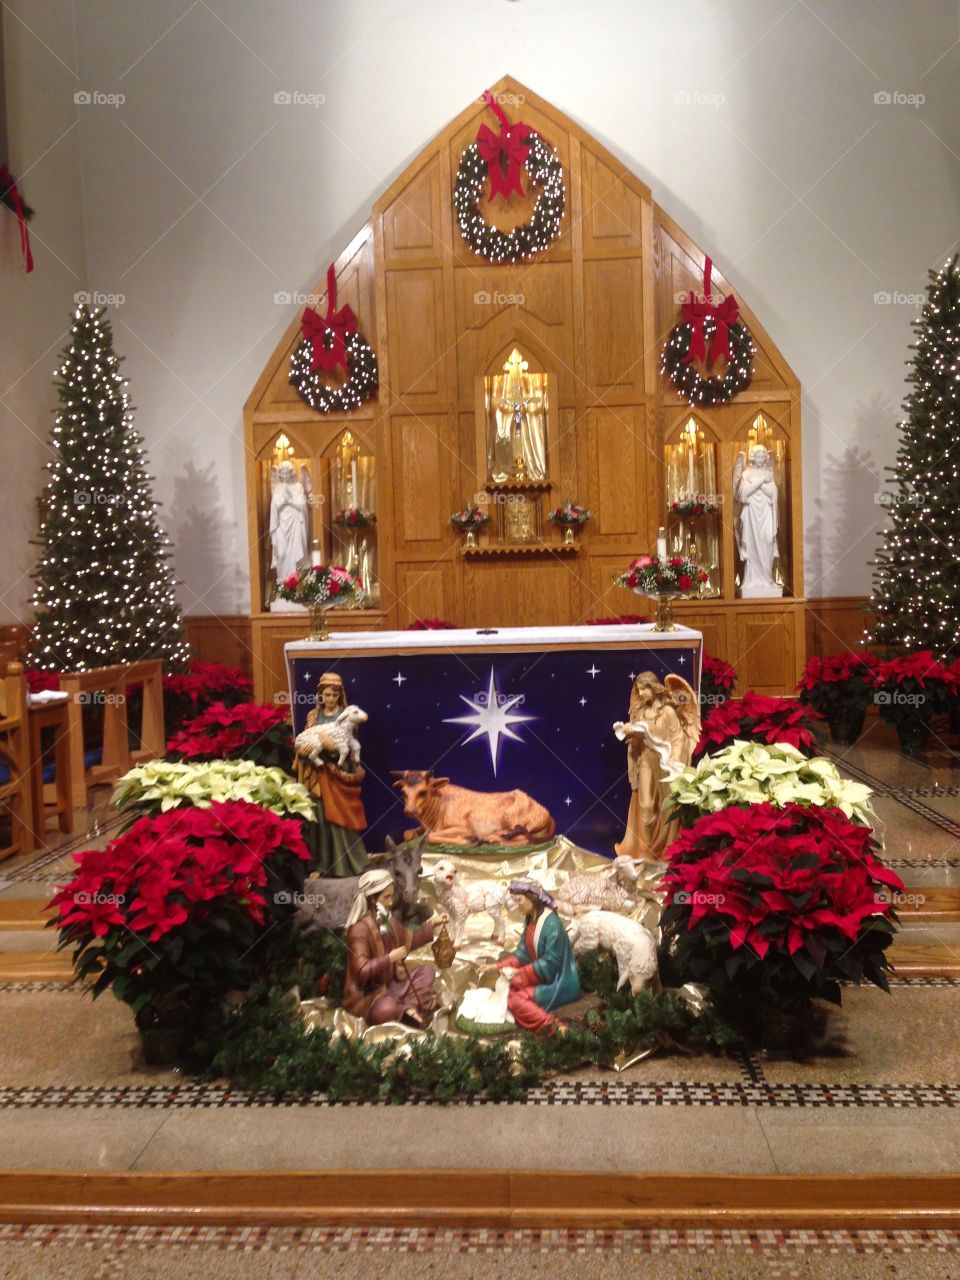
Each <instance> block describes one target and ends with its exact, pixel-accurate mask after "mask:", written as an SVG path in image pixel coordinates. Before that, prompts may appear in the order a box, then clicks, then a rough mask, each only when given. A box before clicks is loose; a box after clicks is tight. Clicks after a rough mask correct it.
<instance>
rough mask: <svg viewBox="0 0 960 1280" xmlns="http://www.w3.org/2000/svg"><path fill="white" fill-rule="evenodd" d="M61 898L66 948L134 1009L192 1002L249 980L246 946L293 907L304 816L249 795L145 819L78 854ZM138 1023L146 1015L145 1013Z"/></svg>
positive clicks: (303, 851)
mask: <svg viewBox="0 0 960 1280" xmlns="http://www.w3.org/2000/svg"><path fill="white" fill-rule="evenodd" d="M74 859H75V861H76V862H77V864H78V865H77V871H76V875H75V876H74V878H73V880H71V881H70V883H69V884H67V885H65V886H64V887H63V888H62V889H60V890H59V891H58V893H57V894H56V895H55V896H54V898H53V901H52V902H51V904H50V905H51V906H53V907H56V909H57V914H56V918H55V920H54V924H55V927H56V928H57V929H58V930H59V934H60V937H59V947H60V948H63V947H68V946H73V947H74V948H75V950H74V957H73V962H74V967H75V968H76V971H77V973H78V975H79V976H80V977H81V978H83V977H87V976H89V975H96V981H95V982H94V984H93V988H92V990H93V995H94V996H95V997H96V996H98V995H100V994H101V993H102V992H103V991H106V990H107V988H112V989H113V994H114V995H115V996H116V997H117V999H119V1000H123V1001H125V1002H126V1003H127V1004H129V1005H130V1006H131V1007H132V1009H133V1010H134V1013H136V1014H138V1015H146V1014H147V1012H148V1010H149V1011H152V1014H153V1015H156V1014H157V1012H158V1006H162V1007H164V1008H166V1009H168V1010H169V1009H170V1008H171V1007H174V1006H180V1007H184V1006H187V1005H189V1006H197V1005H199V1004H202V1003H203V1001H204V1000H209V999H215V998H217V997H220V996H222V995H223V994H225V993H226V992H227V991H228V990H231V989H232V988H235V987H238V986H243V985H244V984H245V983H247V982H249V980H250V978H251V977H252V975H253V973H254V971H255V967H256V956H255V955H251V948H252V947H254V946H255V944H256V943H257V941H258V940H259V939H260V938H261V937H262V936H263V935H264V934H265V932H266V931H267V929H268V928H269V927H271V925H272V924H273V923H274V922H276V921H277V920H280V919H284V918H286V917H287V916H289V915H290V914H291V913H292V912H293V911H294V910H295V906H294V900H295V897H296V895H297V894H298V893H300V892H302V890H303V881H304V876H305V874H306V864H307V863H308V862H309V861H310V854H309V853H308V852H307V848H306V846H305V844H304V842H303V835H302V832H301V825H300V823H299V822H298V821H297V820H295V819H291V818H281V817H278V816H277V815H276V814H275V813H271V812H270V811H269V810H267V809H263V808H261V807H260V805H256V804H249V803H247V802H246V801H244V800H232V801H227V802H225V803H218V802H215V803H213V804H211V806H210V807H209V808H208V809H196V808H187V809H177V810H171V811H170V812H168V813H162V814H160V815H159V816H157V817H153V818H141V819H140V820H139V821H138V822H135V823H134V825H133V826H132V827H130V829H129V830H128V831H126V832H125V833H124V834H123V835H122V836H120V837H118V838H117V839H116V840H112V841H111V842H110V843H109V844H108V845H107V847H106V849H103V850H91V851H89V852H86V853H79V854H75V855H74ZM138 1021H142V1019H141V1018H139V1017H138Z"/></svg>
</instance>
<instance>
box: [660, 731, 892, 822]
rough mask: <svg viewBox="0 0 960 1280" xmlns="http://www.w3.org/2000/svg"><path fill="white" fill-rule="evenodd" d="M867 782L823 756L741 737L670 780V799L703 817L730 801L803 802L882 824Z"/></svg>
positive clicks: (733, 803)
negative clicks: (846, 774)
mask: <svg viewBox="0 0 960 1280" xmlns="http://www.w3.org/2000/svg"><path fill="white" fill-rule="evenodd" d="M872 794H873V792H872V791H871V789H870V788H869V787H867V786H864V785H863V783H862V782H851V781H850V780H849V779H847V778H842V777H841V776H840V772H839V770H838V769H837V766H836V765H835V764H833V762H832V761H830V760H827V759H825V758H824V757H823V756H813V757H812V758H808V757H807V756H805V755H804V754H803V752H802V751H798V750H797V748H796V747H792V746H790V745H789V744H788V743H785V742H773V743H768V744H764V743H760V742H744V741H743V739H741V738H738V739H736V741H735V742H732V743H731V744H730V746H728V747H725V748H724V749H723V750H722V751H718V752H717V753H716V754H715V755H707V756H704V757H703V759H702V760H700V761H699V762H698V763H697V764H695V765H690V766H689V767H688V768H686V769H684V771H683V773H681V774H678V775H677V777H676V778H674V779H673V781H672V782H671V783H670V799H671V800H672V801H673V803H674V804H675V805H678V806H680V807H681V810H683V811H685V815H684V816H689V815H690V814H691V812H693V813H694V816H697V817H699V816H700V814H703V813H716V812H717V810H719V809H726V808H727V807H728V806H730V805H746V804H763V803H767V804H773V805H776V806H777V807H778V808H783V806H784V805H788V804H803V805H810V806H814V805H817V806H822V807H824V808H836V809H840V810H842V811H843V813H844V814H846V816H847V817H848V818H849V819H850V820H851V821H852V822H857V823H859V824H860V825H861V826H864V827H872V826H874V825H875V823H876V822H877V815H876V814H875V813H874V811H873V806H872V805H871V803H870V797H871V795H872Z"/></svg>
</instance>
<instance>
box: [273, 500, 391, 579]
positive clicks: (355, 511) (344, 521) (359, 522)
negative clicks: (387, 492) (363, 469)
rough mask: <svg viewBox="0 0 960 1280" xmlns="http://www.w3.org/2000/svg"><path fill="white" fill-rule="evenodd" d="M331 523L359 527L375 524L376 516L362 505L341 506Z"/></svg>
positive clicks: (344, 526) (345, 526)
mask: <svg viewBox="0 0 960 1280" xmlns="http://www.w3.org/2000/svg"><path fill="white" fill-rule="evenodd" d="M333 523H334V524H338V525H342V526H343V528H345V529H359V528H365V527H366V526H368V525H371V524H376V523H377V517H376V513H375V512H373V511H367V510H366V509H365V508H364V507H342V508H341V509H340V510H339V511H338V512H337V514H336V515H335V516H334V517H333ZM295 577H296V574H294V578H295ZM288 581H289V579H288Z"/></svg>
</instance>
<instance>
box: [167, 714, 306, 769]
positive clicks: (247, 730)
mask: <svg viewBox="0 0 960 1280" xmlns="http://www.w3.org/2000/svg"><path fill="white" fill-rule="evenodd" d="M166 754H167V759H168V760H252V761H253V762H254V764H260V765H266V766H268V767H270V766H276V767H277V768H280V769H283V770H284V771H285V772H286V773H291V772H292V771H293V734H292V731H291V728H290V718H289V715H288V713H287V709H286V707H273V706H270V705H269V704H268V703H256V702H238V703H236V704H235V705H234V706H232V707H227V706H225V705H224V704H223V703H222V702H214V703H212V704H211V705H210V706H209V707H207V709H206V710H205V711H201V712H200V714H199V715H198V716H195V717H194V718H193V719H192V720H188V721H187V723H186V724H185V725H184V726H183V727H182V728H181V729H179V730H178V731H177V732H176V733H175V734H173V736H172V737H171V738H170V740H169V741H168V742H167V752H166Z"/></svg>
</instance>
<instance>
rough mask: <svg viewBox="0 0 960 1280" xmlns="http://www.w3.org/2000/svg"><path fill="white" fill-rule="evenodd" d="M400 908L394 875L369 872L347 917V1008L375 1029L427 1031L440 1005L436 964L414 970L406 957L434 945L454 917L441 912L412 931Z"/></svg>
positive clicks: (358, 885)
mask: <svg viewBox="0 0 960 1280" xmlns="http://www.w3.org/2000/svg"><path fill="white" fill-rule="evenodd" d="M395 905H396V889H395V887H394V883H393V876H392V874H391V873H390V872H389V871H387V870H386V869H385V868H379V867H377V868H374V869H373V870H371V871H365V872H364V873H363V875H362V876H361V877H360V879H359V881H358V882H357V896H356V898H355V899H354V903H353V907H352V909H351V911H350V914H349V916H348V917H347V975H346V978H345V979H344V984H343V1007H344V1009H346V1011H347V1012H348V1013H352V1014H354V1015H356V1016H357V1017H360V1018H365V1019H366V1021H367V1022H368V1023H370V1025H371V1026H379V1025H380V1024H381V1023H384V1022H405V1023H407V1025H408V1026H412V1027H419V1028H423V1027H426V1026H428V1025H429V1022H430V1018H431V1015H432V1014H433V1012H434V1010H435V1009H436V1008H437V1005H438V1001H437V997H436V994H435V993H434V990H433V982H434V978H435V977H436V970H435V969H434V967H433V965H430V964H419V965H415V966H414V967H413V968H412V969H409V970H408V969H407V966H406V958H407V954H408V953H409V952H410V951H416V949H417V947H422V946H423V945H424V944H425V943H427V942H429V941H430V940H431V939H432V938H433V934H434V930H435V929H436V928H437V926H438V925H441V924H446V923H447V920H448V919H449V917H448V916H447V915H446V914H445V913H444V912H442V911H438V912H436V913H434V915H432V916H431V917H430V919H429V920H428V921H427V922H426V924H422V925H421V926H420V928H419V929H408V928H407V927H406V925H405V924H404V923H403V921H402V920H401V919H400V913H399V912H398V911H396V910H395V909H394V908H395Z"/></svg>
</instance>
